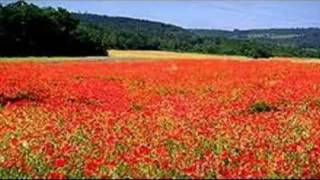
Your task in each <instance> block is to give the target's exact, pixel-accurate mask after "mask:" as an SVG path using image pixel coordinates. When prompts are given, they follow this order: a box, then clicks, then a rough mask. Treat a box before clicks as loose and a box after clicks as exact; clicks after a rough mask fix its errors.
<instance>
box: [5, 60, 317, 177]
mask: <svg viewBox="0 0 320 180" xmlns="http://www.w3.org/2000/svg"><path fill="white" fill-rule="evenodd" d="M319 157H320V64H315V63H293V62H285V61H281V62H280V61H278V62H277V61H233V60H230V61H223V60H221V61H219V60H175V61H153V62H142V61H141V62H120V63H119V62H117V63H116V62H103V61H96V62H93V61H90V62H84V61H72V62H55V63H52V62H48V63H45V62H38V63H35V62H19V63H17V62H3V63H0V177H1V178H6V177H10V178H320V158H319Z"/></svg>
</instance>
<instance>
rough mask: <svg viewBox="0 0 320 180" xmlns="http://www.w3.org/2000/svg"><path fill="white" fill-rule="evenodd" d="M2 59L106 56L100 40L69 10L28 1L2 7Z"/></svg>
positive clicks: (0, 53) (0, 36)
mask: <svg viewBox="0 0 320 180" xmlns="http://www.w3.org/2000/svg"><path fill="white" fill-rule="evenodd" d="M0 42H1V43H0V55H1V56H79V55H101V54H104V53H106V51H105V49H104V47H103V46H102V45H101V41H100V40H99V39H93V38H92V36H91V35H90V31H87V29H86V28H82V27H81V26H80V24H79V20H77V19H75V18H73V17H72V15H71V14H70V13H69V12H68V11H66V10H65V9H62V8H58V9H54V8H39V7H37V6H35V5H33V4H28V3H26V2H24V1H18V2H15V3H11V4H8V5H6V6H4V7H2V6H1V7H0Z"/></svg>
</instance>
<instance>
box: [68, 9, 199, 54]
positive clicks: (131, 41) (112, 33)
mask: <svg viewBox="0 0 320 180" xmlns="http://www.w3.org/2000/svg"><path fill="white" fill-rule="evenodd" d="M73 17H75V18H77V19H79V20H80V22H82V23H84V24H85V23H89V24H94V25H97V26H98V27H100V28H102V29H103V32H104V33H103V36H104V37H103V39H104V42H105V44H106V46H107V47H110V48H116V49H156V50H157V49H167V50H188V49H190V48H191V44H192V43H193V42H195V41H196V39H197V36H196V35H195V34H193V33H192V32H190V31H189V30H186V29H183V28H181V27H178V26H174V25H169V24H164V23H160V22H152V21H147V20H139V19H133V18H126V17H110V16H106V15H104V16H101V15H94V14H76V13H74V14H73Z"/></svg>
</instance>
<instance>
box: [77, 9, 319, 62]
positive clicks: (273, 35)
mask: <svg viewBox="0 0 320 180" xmlns="http://www.w3.org/2000/svg"><path fill="white" fill-rule="evenodd" d="M73 16H74V17H75V18H76V19H79V20H80V22H82V23H83V24H93V25H96V26H97V27H99V28H102V29H103V31H104V32H105V33H103V35H102V36H104V37H103V39H104V43H105V46H106V47H108V48H115V49H156V50H157V49H158V50H174V51H193V52H202V53H215V54H237V55H246V56H303V57H304V56H305V57H319V56H320V51H319V49H320V29H319V28H296V29H294V28H288V29H257V30H234V31H226V30H215V29H184V28H182V27H178V26H175V25H170V24H165V23H161V22H153V21H147V20H140V19H134V18H126V17H112V16H106V15H95V14H79V13H73Z"/></svg>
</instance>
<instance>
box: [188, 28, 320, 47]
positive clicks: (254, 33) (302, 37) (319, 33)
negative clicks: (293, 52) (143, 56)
mask: <svg viewBox="0 0 320 180" xmlns="http://www.w3.org/2000/svg"><path fill="white" fill-rule="evenodd" d="M190 31H191V32H193V33H195V34H197V35H199V36H201V37H219V36H220V37H221V36H222V37H226V38H232V39H255V40H260V41H266V42H270V43H271V42H272V43H277V44H281V45H287V46H295V47H299V48H320V28H288V29H253V30H234V31H223V30H214V29H213V30H208V29H191V30H190Z"/></svg>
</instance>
